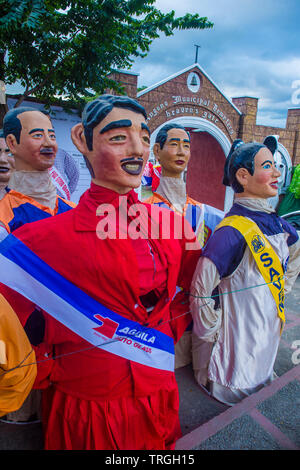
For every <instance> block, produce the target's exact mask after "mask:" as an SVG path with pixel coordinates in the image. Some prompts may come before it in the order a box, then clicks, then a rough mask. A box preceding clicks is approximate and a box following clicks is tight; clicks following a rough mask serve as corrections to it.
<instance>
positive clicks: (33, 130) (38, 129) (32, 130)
mask: <svg viewBox="0 0 300 470" xmlns="http://www.w3.org/2000/svg"><path fill="white" fill-rule="evenodd" d="M34 132H45V129H42V128H39V127H36V128H35V129H31V131H29V132H28V134H33V133H34ZM48 132H54V129H48Z"/></svg>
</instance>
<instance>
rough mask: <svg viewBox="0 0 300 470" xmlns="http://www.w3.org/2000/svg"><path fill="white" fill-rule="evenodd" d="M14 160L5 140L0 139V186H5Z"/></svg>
mask: <svg viewBox="0 0 300 470" xmlns="http://www.w3.org/2000/svg"><path fill="white" fill-rule="evenodd" d="M14 166H15V164H14V158H13V157H12V156H11V155H10V151H9V148H8V147H7V145H6V143H5V139H2V138H0V185H1V186H2V185H4V186H5V185H6V184H7V183H8V181H9V178H10V176H11V173H12V170H13V169H14Z"/></svg>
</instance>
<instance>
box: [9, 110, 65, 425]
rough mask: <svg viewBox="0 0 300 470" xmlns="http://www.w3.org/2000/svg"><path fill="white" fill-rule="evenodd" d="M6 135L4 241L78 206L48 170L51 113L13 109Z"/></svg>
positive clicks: (30, 402)
mask: <svg viewBox="0 0 300 470" xmlns="http://www.w3.org/2000/svg"><path fill="white" fill-rule="evenodd" d="M3 134H4V138H5V141H6V145H7V147H8V148H9V151H10V153H11V154H12V155H13V156H14V163H15V170H14V171H13V172H12V173H11V175H10V179H9V181H8V182H7V187H6V188H5V195H4V196H3V198H2V199H1V200H0V241H1V240H3V239H4V238H6V236H7V235H8V234H9V233H12V232H14V231H15V230H16V229H17V228H19V227H22V226H23V225H24V224H28V223H29V222H33V221H36V220H40V219H44V218H48V217H50V216H54V215H56V214H60V213H62V212H65V211H68V210H69V209H72V208H73V207H74V204H73V203H71V202H70V201H66V200H64V199H62V198H61V197H59V196H57V194H56V188H55V186H54V185H53V183H52V179H51V177H50V175H49V172H48V169H49V168H51V167H52V166H53V163H54V159H55V156H56V152H57V143H56V137H55V131H54V129H53V125H52V123H51V120H50V118H49V116H48V115H46V114H44V113H42V112H40V111H37V110H35V109H34V108H30V107H19V108H16V109H11V110H10V111H8V113H6V115H5V117H4V121H3ZM0 269H1V267H0ZM3 294H4V296H5V297H7V298H9V300H11V298H13V300H12V301H11V304H12V305H14V306H16V304H17V303H18V298H19V296H18V294H16V293H15V292H14V293H13V295H12V296H11V295H10V291H8V290H6V289H5V291H3ZM29 308H31V307H29ZM30 311H31V312H32V309H31V310H29V312H30ZM25 312H26V308H25V306H24V308H23V312H22V313H23V314H24V315H25ZM21 321H22V320H21ZM36 323H39V319H38V318H36V317H35V319H34V321H31V323H30V325H29V324H27V325H26V328H25V331H26V332H27V333H28V331H29V329H31V330H32V329H35V326H36ZM12 392H13V391H12ZM39 401H40V400H39V392H38V391H33V392H31V393H30V394H29V396H28V398H27V400H26V401H25V403H24V405H23V406H22V407H21V408H20V409H19V410H17V411H15V412H13V413H9V414H8V415H7V416H6V418H5V419H7V420H8V421H11V422H16V421H22V422H24V421H28V420H30V419H31V418H32V417H33V416H34V415H36V414H38V412H39ZM2 419H3V418H2Z"/></svg>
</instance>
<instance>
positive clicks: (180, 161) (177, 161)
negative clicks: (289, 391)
mask: <svg viewBox="0 0 300 470" xmlns="http://www.w3.org/2000/svg"><path fill="white" fill-rule="evenodd" d="M175 163H176V165H184V164H185V161H184V160H175Z"/></svg>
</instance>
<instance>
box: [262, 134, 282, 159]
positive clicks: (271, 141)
mask: <svg viewBox="0 0 300 470" xmlns="http://www.w3.org/2000/svg"><path fill="white" fill-rule="evenodd" d="M263 143H264V145H265V146H266V147H268V149H269V150H270V152H271V153H272V154H273V155H274V153H275V152H276V150H277V148H278V136H277V135H268V136H267V137H266V138H265V140H264V142H263Z"/></svg>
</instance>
